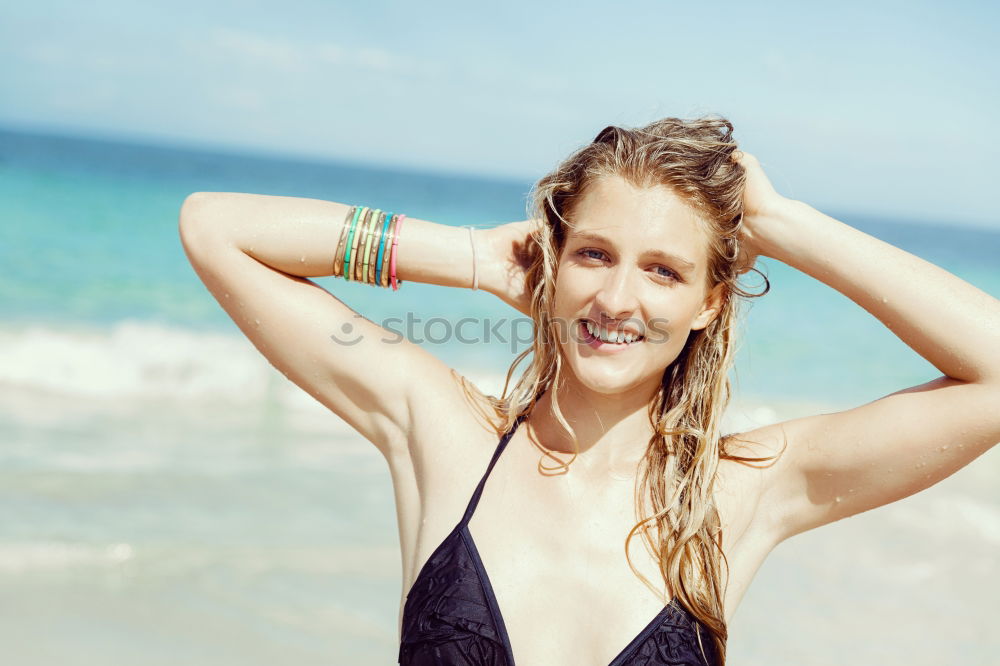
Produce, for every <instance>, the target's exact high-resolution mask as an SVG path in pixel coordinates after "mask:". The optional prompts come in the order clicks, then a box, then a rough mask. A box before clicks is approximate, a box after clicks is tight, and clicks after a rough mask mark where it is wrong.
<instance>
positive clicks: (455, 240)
mask: <svg viewBox="0 0 1000 666" xmlns="http://www.w3.org/2000/svg"><path fill="white" fill-rule="evenodd" d="M349 209H350V206H348V205H345V204H342V203H335V202H330V201H322V200H318V199H309V198H298V197H282V196H267V195H259V194H240V193H230V192H198V193H195V194H192V195H190V196H189V197H188V198H187V199H186V200H185V201H184V204H183V206H182V208H181V212H180V223H179V229H180V236H181V240H182V243H183V246H184V249H185V251H186V253H187V255H188V258H189V260H190V261H191V264H192V266H193V267H194V269H195V271H196V272H197V273H198V276H199V277H200V278H201V280H202V281H203V282H204V283H205V286H206V287H207V288H208V289H209V291H210V292H211V293H212V295H213V296H214V297H215V299H216V300H217V301H218V302H219V304H220V305H221V306H222V307H223V308H224V309H225V311H226V312H227V313H228V314H229V316H230V317H231V318H232V319H233V321H234V322H235V323H236V324H237V325H238V326H239V328H240V330H242V331H243V333H244V334H245V335H246V336H247V337H248V338H249V339H250V341H251V342H252V343H253V344H254V346H255V347H256V348H257V349H258V350H259V351H260V352H261V353H262V354H263V355H264V356H265V357H266V358H267V359H268V361H270V363H271V364H272V365H273V366H274V367H275V368H277V369H278V370H279V371H281V372H282V373H283V374H284V375H285V376H286V377H288V378H289V379H290V380H291V381H293V382H294V383H296V384H297V385H298V386H300V387H301V388H302V389H304V390H305V391H306V392H308V393H309V394H310V395H312V396H313V397H314V398H315V399H316V400H318V401H319V402H320V403H322V404H323V405H325V406H327V407H328V408H329V409H330V410H332V411H333V412H334V413H336V414H337V415H338V416H340V417H341V418H343V419H344V420H345V421H346V422H347V423H348V424H350V425H351V426H352V427H353V428H354V429H355V430H357V431H358V432H359V433H361V434H362V435H363V436H364V437H365V438H366V439H368V440H369V441H371V442H373V443H374V444H375V446H376V447H378V449H379V450H380V451H381V452H382V453H383V455H385V456H386V457H387V458H388V457H392V456H394V455H396V454H398V453H402V452H405V451H406V450H407V446H408V433H410V432H411V426H412V419H411V415H412V414H414V413H415V410H422V411H421V412H420V413H441V414H447V413H449V412H448V410H449V409H454V402H453V401H454V400H457V399H460V398H459V396H460V393H459V388H458V384H457V382H456V374H457V373H453V371H452V370H451V369H450V368H448V367H447V366H446V365H445V364H444V363H443V362H441V361H440V360H439V359H437V358H436V357H435V356H433V355H432V354H430V353H428V352H427V351H426V350H424V349H423V348H421V347H419V346H418V345H416V344H413V343H411V342H410V341H408V340H406V339H405V338H402V337H401V336H399V335H397V334H396V333H394V332H390V331H387V330H386V329H384V328H382V327H381V326H379V325H377V324H375V323H374V322H371V321H369V320H368V319H365V318H364V317H363V316H361V315H359V314H358V313H356V312H355V311H354V310H352V309H351V308H349V307H348V306H347V305H345V304H344V303H343V302H342V301H341V300H340V299H338V298H337V297H336V296H334V295H332V294H330V293H329V292H328V291H326V290H325V289H323V288H322V287H320V286H319V285H317V284H316V283H314V282H313V281H311V280H309V279H307V278H309V277H318V276H328V275H333V261H334V254H335V250H336V248H337V244H338V240H339V238H340V233H341V229H342V228H343V225H344V224H345V223H346V222H348V220H347V219H346V216H347V213H348V210H349ZM396 273H397V276H398V278H399V279H401V280H403V281H404V283H405V282H407V281H414V282H427V283H430V284H437V285H443V286H450V287H469V286H471V284H472V248H471V246H470V244H469V239H468V231H467V230H465V229H460V228H455V227H451V226H447V225H443V224H435V223H433V222H429V221H426V220H420V219H414V218H409V217H407V218H406V220H405V222H404V225H403V227H402V229H401V233H400V239H399V243H398V245H397V260H396ZM487 273H488V274H489V273H490V272H489V271H487ZM370 288H371V289H376V288H378V287H374V286H372V287H370ZM401 288H402V289H405V288H406V285H405V284H404V285H403V286H402V287H401ZM331 336H334V337H336V338H337V340H339V342H338V341H337V340H335V339H334V337H331Z"/></svg>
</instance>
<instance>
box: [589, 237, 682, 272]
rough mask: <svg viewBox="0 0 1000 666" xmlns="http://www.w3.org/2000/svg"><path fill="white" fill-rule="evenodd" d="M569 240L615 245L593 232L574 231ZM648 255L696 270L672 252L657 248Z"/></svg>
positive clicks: (647, 252)
mask: <svg viewBox="0 0 1000 666" xmlns="http://www.w3.org/2000/svg"><path fill="white" fill-rule="evenodd" d="M569 239H580V240H589V241H593V242H595V243H603V244H604V245H612V244H613V243H612V242H611V241H610V240H608V239H607V238H606V237H604V236H602V235H601V234H595V233H594V232H592V231H573V232H570V234H569ZM646 254H648V255H652V256H654V257H659V258H660V259H665V260H666V261H670V262H672V263H674V264H677V265H678V266H679V267H680V268H683V269H685V270H694V267H695V265H694V262H692V261H688V260H687V259H685V258H684V257H682V256H680V255H676V254H671V253H670V252H664V251H663V250H657V249H655V248H653V249H649V250H646Z"/></svg>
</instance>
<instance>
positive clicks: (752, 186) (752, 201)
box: [733, 150, 791, 273]
mask: <svg viewBox="0 0 1000 666" xmlns="http://www.w3.org/2000/svg"><path fill="white" fill-rule="evenodd" d="M733 159H734V160H736V162H738V163H739V164H740V166H742V167H743V168H744V170H745V171H746V176H747V178H746V185H745V186H744V188H743V221H742V224H741V243H740V245H741V247H740V259H739V266H740V268H739V272H740V273H746V272H747V271H749V270H750V269H752V268H753V266H754V263H756V261H757V257H758V256H759V255H762V256H769V255H768V254H767V253H766V251H765V248H766V243H765V238H766V232H767V229H768V224H769V223H771V222H773V221H774V220H776V219H778V217H779V214H780V211H781V210H782V208H784V207H785V206H787V205H788V204H789V203H791V200H790V199H787V198H786V197H783V196H781V195H780V194H778V193H777V191H775V189H774V186H773V185H771V181H770V180H769V179H768V177H767V174H765V173H764V169H763V168H762V167H761V165H760V161H759V160H758V159H757V158H756V157H754V156H753V155H751V154H750V153H746V152H743V151H742V150H737V151H736V152H734V153H733Z"/></svg>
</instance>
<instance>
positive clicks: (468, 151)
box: [0, 0, 1000, 229]
mask: <svg viewBox="0 0 1000 666" xmlns="http://www.w3.org/2000/svg"><path fill="white" fill-rule="evenodd" d="M998 37H1000V3H995V2H964V3H963V2H952V3H945V2H937V3H928V2H921V1H919V0H916V1H914V0H910V1H906V2H878V1H871V2H861V3H855V2H850V1H847V2H836V3H817V2H803V1H802V0H799V1H797V2H773V3H766V2H745V1H744V2H712V3H697V2H690V1H687V2H628V1H625V2H618V3H609V2H579V1H577V2H526V1H522V0H516V1H508V2H502V3H470V2H434V1H433V0H428V1H426V2H419V3H418V2H382V1H378V0H368V1H365V2H360V1H357V2H350V3H348V2H320V1H319V0H284V1H282V2H255V1H253V0H240V1H235V0H217V1H208V0H197V1H192V0H169V2H168V1H164V0H146V1H143V2H134V1H132V2H125V1H120V0H114V1H112V0H94V1H89V2H59V1H55V0H35V1H33V2H30V3H29V2H20V3H11V2H8V3H4V4H3V6H2V7H0V61H2V63H3V66H2V68H0V127H7V128H13V129H26V130H31V131H39V130H41V131H48V132H52V133H60V134H78V135H83V136H96V137H105V138H122V139H127V140H134V141H141V142H144V143H152V144H164V145H179V146H191V147H201V148H207V149H218V150H224V151H226V152H256V153H264V154H275V155H284V156H301V157H306V158H309V159H330V160H336V161H354V162H362V163H365V164H374V165H387V166H393V167H397V168H406V169H420V170H425V171H433V172H443V173H462V174H477V175H484V176H494V177H500V178H504V179H517V180H519V181H523V182H525V183H529V184H530V183H531V182H533V181H535V180H537V179H538V178H540V177H541V176H543V175H544V174H545V173H547V172H548V171H549V170H550V169H551V168H553V167H554V166H555V165H556V164H557V163H558V162H559V161H560V160H561V159H563V158H564V157H565V156H567V155H568V154H569V153H570V152H572V151H574V150H576V149H577V148H579V147H580V146H581V145H583V144H585V143H587V142H589V141H590V140H591V139H592V138H593V136H594V135H595V134H596V133H597V132H598V131H599V130H600V129H601V128H603V127H604V126H606V125H609V124H618V125H627V126H638V125H642V124H645V123H647V122H651V121H653V120H655V119H657V118H661V117H664V116H677V117H695V116H700V115H705V114H717V115H721V116H724V117H726V118H728V119H729V120H730V121H731V122H732V123H733V124H734V126H735V136H736V139H737V140H738V141H739V142H740V146H741V147H742V148H743V149H745V150H747V151H748V152H750V153H753V154H754V155H756V156H757V157H758V158H759V159H760V161H761V163H762V164H763V166H764V169H765V171H766V172H767V173H768V175H769V176H770V178H771V180H772V182H773V183H774V185H775V187H776V188H777V190H778V191H779V192H780V193H781V194H783V195H785V196H788V197H791V198H795V199H800V200H803V201H806V202H807V203H809V204H811V205H813V206H815V207H817V208H820V209H821V210H824V211H840V212H844V213H856V214H869V215H873V216H884V217H893V218H900V219H902V220H913V221H915V222H936V223H943V224H962V225H971V226H985V227H990V228H996V229H1000V213H998V212H997V210H996V208H995V201H996V199H997V196H996V194H997V192H998V187H997V184H996V182H997V178H998V176H1000V167H998V164H1000V161H998V158H997V156H998V154H1000V133H998V132H997V130H996V128H995V123H996V120H997V117H998V113H997V112H998V109H1000V85H998V83H997V81H998V80H1000V72H998V69H1000V44H998V42H1000V40H998Z"/></svg>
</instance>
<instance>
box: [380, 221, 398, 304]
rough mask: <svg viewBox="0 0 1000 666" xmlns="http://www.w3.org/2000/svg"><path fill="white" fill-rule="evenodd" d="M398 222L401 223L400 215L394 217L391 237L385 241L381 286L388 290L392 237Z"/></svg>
mask: <svg viewBox="0 0 1000 666" xmlns="http://www.w3.org/2000/svg"><path fill="white" fill-rule="evenodd" d="M397 221H399V215H393V216H392V222H390V223H389V235H388V236H386V239H385V256H384V257H382V279H381V284H382V286H383V287H385V288H387V289H388V288H389V256H390V255H391V254H392V236H393V234H395V233H396V222H397Z"/></svg>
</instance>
